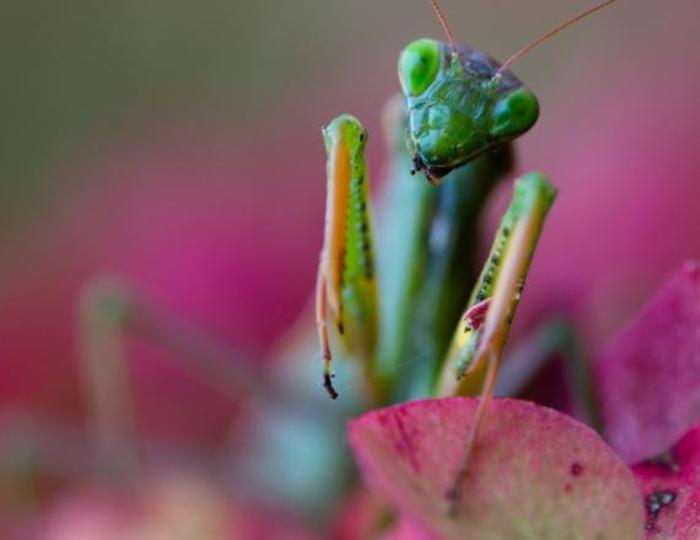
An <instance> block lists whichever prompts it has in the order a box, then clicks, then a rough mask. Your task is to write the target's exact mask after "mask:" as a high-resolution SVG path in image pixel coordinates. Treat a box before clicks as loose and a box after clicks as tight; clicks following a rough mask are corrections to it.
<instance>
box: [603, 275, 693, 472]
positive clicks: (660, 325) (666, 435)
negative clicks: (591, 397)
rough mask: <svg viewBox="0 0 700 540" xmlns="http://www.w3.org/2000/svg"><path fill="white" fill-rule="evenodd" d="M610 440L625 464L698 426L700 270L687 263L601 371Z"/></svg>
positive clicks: (617, 342) (616, 346)
mask: <svg viewBox="0 0 700 540" xmlns="http://www.w3.org/2000/svg"><path fill="white" fill-rule="evenodd" d="M596 371H597V376H598V384H599V388H600V393H601V400H602V405H603V414H604V417H605V425H606V429H607V436H608V440H610V442H611V444H612V445H613V446H614V447H615V448H616V449H617V450H618V451H619V452H620V454H621V455H622V457H624V458H625V459H626V460H627V462H629V463H634V462H636V461H639V460H641V459H644V458H646V457H649V456H651V455H655V454H658V453H660V452H663V451H664V450H666V449H667V448H668V447H669V446H671V445H672V444H673V443H674V442H675V441H676V440H678V439H679V438H680V437H681V436H682V435H683V434H684V433H685V432H686V431H687V430H688V429H690V427H692V426H694V425H695V424H697V423H698V422H700V266H698V264H697V263H686V265H685V266H684V267H683V269H682V270H681V272H679V273H678V274H676V275H675V276H674V277H673V278H672V279H671V280H670V281H669V282H668V283H667V284H666V285H665V286H664V287H663V288H662V289H661V291H659V293H658V294H657V295H656V296H655V297H654V298H653V299H652V300H651V302H649V304H647V306H646V307H645V308H644V309H643V310H642V311H641V312H640V313H639V315H638V316H637V318H636V319H635V320H634V321H633V322H632V323H631V324H630V325H629V326H628V327H627V328H626V329H625V330H624V331H623V332H622V333H621V334H620V335H619V336H618V337H617V338H616V339H615V340H614V341H613V343H612V345H611V346H610V347H609V348H608V350H607V352H606V353H605V355H604V357H603V360H602V361H601V362H600V363H599V364H598V365H597V366H596Z"/></svg>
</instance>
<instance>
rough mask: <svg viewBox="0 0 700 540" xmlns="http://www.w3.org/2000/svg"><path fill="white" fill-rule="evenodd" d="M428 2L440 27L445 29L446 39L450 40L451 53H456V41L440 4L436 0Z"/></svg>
mask: <svg viewBox="0 0 700 540" xmlns="http://www.w3.org/2000/svg"><path fill="white" fill-rule="evenodd" d="M430 4H431V5H432V6H433V11H434V12H435V15H437V18H438V20H439V21H440V24H441V25H442V29H443V30H444V31H445V34H447V39H448V41H449V42H450V49H452V54H457V42H456V41H455V37H454V35H453V34H452V30H451V29H450V25H449V24H448V23H447V17H445V13H444V12H443V11H442V9H441V8H440V5H439V4H438V3H437V0H430Z"/></svg>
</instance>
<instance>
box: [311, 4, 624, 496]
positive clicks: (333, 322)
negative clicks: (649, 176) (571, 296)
mask: <svg viewBox="0 0 700 540" xmlns="http://www.w3.org/2000/svg"><path fill="white" fill-rule="evenodd" d="M614 1H615V0H605V1H603V2H600V3H598V4H596V5H595V6H593V7H592V8H590V9H588V10H586V11H584V12H582V13H580V14H578V15H576V16H575V17H573V18H571V19H569V20H568V21H566V22H564V23H563V24H561V25H559V26H557V27H556V28H554V29H553V30H551V31H549V32H547V33H545V34H544V35H542V36H541V37H540V38H538V39H537V40H535V41H534V42H532V43H531V44H529V45H527V46H526V47H524V48H522V49H521V50H519V51H518V52H517V53H515V54H514V55H513V56H512V57H511V58H510V59H508V60H507V61H506V62H504V63H502V64H500V63H498V62H497V61H496V60H494V59H493V58H491V57H490V56H488V55H487V54H485V53H483V52H481V51H478V50H475V49H471V48H468V47H465V46H461V45H457V43H456V41H455V39H454V37H453V34H452V31H451V29H450V27H449V25H448V23H447V20H446V18H445V16H444V14H443V12H442V10H441V9H440V7H439V6H438V4H437V1H436V0H431V5H432V7H433V10H434V11H435V13H436V14H437V16H438V18H439V20H440V22H441V24H442V27H443V29H444V31H445V33H446V35H447V38H448V42H447V43H441V42H439V41H436V40H433V39H418V40H416V41H413V42H412V43H410V44H409V45H408V46H406V48H405V49H404V50H403V51H402V52H401V54H400V56H399V61H398V75H399V81H400V85H401V90H402V98H401V104H400V105H397V103H396V101H394V102H393V104H392V105H391V106H389V107H388V112H387V114H386V115H385V116H386V118H385V119H386V122H385V124H386V129H387V132H388V133H389V145H390V147H391V148H393V150H394V154H393V156H392V158H391V162H392V167H391V174H390V180H389V188H388V196H387V197H386V198H385V206H384V207H383V208H382V210H383V213H382V215H381V216H380V217H381V218H382V220H381V225H383V227H384V230H383V231H380V235H379V238H378V240H377V241H376V242H375V238H374V233H373V229H372V217H371V212H370V200H369V190H368V178H367V167H366V164H365V162H364V148H365V145H366V144H367V132H366V130H365V129H364V127H363V126H362V124H361V123H360V122H359V120H357V119H356V118H354V117H353V116H350V115H347V114H344V115H341V116H339V117H337V118H336V119H334V120H333V121H332V122H330V123H329V124H328V126H327V127H325V128H324V130H323V133H324V139H325V144H326V150H327V156H328V161H327V178H328V180H327V186H328V188H327V189H328V191H327V193H328V195H327V206H326V228H325V238H324V243H323V249H322V253H321V261H320V264H319V271H318V282H317V284H318V285H317V295H316V298H317V302H316V308H317V309H316V321H317V329H318V335H319V339H320V342H321V350H322V355H323V359H324V386H325V388H326V390H327V391H328V393H329V395H330V396H331V397H332V398H333V399H335V398H337V397H338V393H337V392H336V390H335V388H334V385H333V382H332V377H333V375H332V371H331V358H332V356H334V354H335V353H336V352H338V351H340V354H341V355H343V356H347V357H351V358H353V359H355V360H357V361H359V362H360V364H361V365H362V366H363V370H364V373H365V379H366V381H367V383H368V384H367V393H368V395H369V396H370V399H371V400H373V403H374V404H382V403H385V402H387V401H391V400H396V399H406V398H412V397H425V396H447V395H464V396H475V395H478V394H479V393H481V398H482V399H481V400H480V403H479V408H478V409H477V413H476V417H475V419H474V422H473V425H472V427H471V431H470V433H469V436H468V440H467V445H466V456H465V460H464V464H465V465H464V467H463V469H462V470H461V471H460V472H459V474H458V479H457V481H456V482H455V488H454V490H453V492H451V493H450V498H451V499H452V500H453V501H457V500H458V499H459V485H460V480H461V478H462V477H463V476H464V474H465V471H466V463H467V461H468V457H469V455H470V453H471V450H472V447H473V445H474V441H475V438H476V433H477V430H478V426H479V423H480V422H481V421H482V417H483V415H484V412H485V410H486V406H487V403H488V399H489V397H490V396H491V394H492V392H493V388H494V384H495V379H496V375H497V373H498V369H499V365H500V360H501V354H502V351H503V348H504V345H505V341H506V338H507V334H508V330H509V328H510V325H511V322H512V319H513V317H514V314H515V310H516V308H517V305H518V302H519V299H520V294H521V292H522V289H523V287H524V284H525V279H526V277H527V273H528V269H529V266H530V261H531V258H532V255H533V252H534V250H535V247H536V244H537V241H538V238H539V235H540V232H541V230H542V226H543V223H544V220H545V217H546V215H547V212H548V210H549V208H550V206H551V205H552V203H553V201H554V199H555V196H556V191H555V189H554V188H553V187H552V185H551V184H550V182H549V180H548V179H547V178H546V177H545V176H544V175H542V174H539V173H530V174H527V175H525V176H523V177H521V178H520V179H519V180H518V181H516V183H515V191H514V195H513V199H512V202H511V205H510V207H509V209H508V210H507V212H506V213H505V215H504V217H503V220H502V223H501V225H500V228H499V229H498V232H497V233H496V238H495V240H494V242H493V247H492V249H491V252H490V254H489V256H488V259H487V261H486V264H485V266H484V268H483V270H482V271H481V274H480V275H479V277H478V279H476V284H475V285H474V287H473V290H472V292H471V295H470V294H469V285H470V284H472V283H474V279H475V278H476V276H475V271H474V270H475V263H476V261H475V260H474V255H473V253H474V252H475V244H476V237H477V226H478V216H479V213H480V210H481V208H482V206H483V204H484V202H485V200H486V198H487V196H488V194H489V192H490V191H491V188H492V187H493V186H494V185H495V184H496V183H497V182H498V180H499V179H500V178H502V177H503V176H505V175H506V174H507V173H508V172H509V171H510V170H511V168H512V144H513V141H514V140H515V139H517V138H518V137H520V136H521V135H523V134H524V133H526V132H527V131H528V130H529V129H530V128H531V127H532V126H533V125H534V124H535V122H536V121H537V118H538V115H539V104H538V101H537V98H536V97H535V95H534V94H533V93H532V92H531V91H530V90H529V89H527V88H526V87H525V86H524V85H523V83H522V82H521V81H520V80H519V79H518V78H517V77H516V76H515V75H514V74H513V73H512V72H511V71H510V67H511V66H512V65H513V63H514V62H515V61H517V60H518V59H519V58H520V57H522V56H523V55H524V54H525V53H527V52H528V51H530V50H531V49H532V48H534V47H536V46H537V45H539V44H540V43H542V42H544V41H546V40H547V39H549V38H550V37H552V36H553V35H555V34H557V33H558V32H560V31H561V30H563V29H564V28H566V27H568V26H570V25H572V24H574V23H575V22H577V21H579V20H581V19H583V18H584V17H587V16H588V15H590V14H592V13H594V12H596V11H599V10H601V9H603V8H605V7H606V6H608V5H610V4H612V3H613V2H614ZM420 176H424V177H425V178H426V179H427V180H428V182H425V181H424V180H421V178H420ZM375 243H376V244H377V245H378V247H379V248H380V249H378V250H377V254H379V258H378V260H375V254H374V249H373V246H374V244H375ZM378 280H379V282H380V286H378V285H377V281H378ZM460 315H461V317H460ZM460 319H461V320H460ZM336 345H337V346H336ZM406 358H409V359H412V361H411V362H406V361H405V360H406Z"/></svg>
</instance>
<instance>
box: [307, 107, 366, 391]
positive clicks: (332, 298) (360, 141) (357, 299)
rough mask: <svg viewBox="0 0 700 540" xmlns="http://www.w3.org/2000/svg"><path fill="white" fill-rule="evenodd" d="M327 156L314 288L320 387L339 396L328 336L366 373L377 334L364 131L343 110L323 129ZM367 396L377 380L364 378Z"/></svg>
mask: <svg viewBox="0 0 700 540" xmlns="http://www.w3.org/2000/svg"><path fill="white" fill-rule="evenodd" d="M323 136H324V141H325V145H326V153H327V155H328V163H327V177H328V182H327V186H328V195H327V203H326V227H325V236H324V240H323V249H322V251H321V261H320V264H319V270H318V281H317V287H316V326H317V329H318V335H319V340H320V342H321V349H322V355H323V361H324V372H323V381H324V383H323V384H324V387H325V388H326V390H327V392H328V394H329V395H330V397H331V398H333V399H335V398H337V397H338V393H337V392H336V390H335V388H334V387H333V384H332V376H333V374H332V373H331V357H332V352H333V348H332V340H331V336H330V335H329V328H328V320H329V319H330V320H332V321H333V326H332V328H334V329H335V335H334V337H335V338H337V339H336V340H335V342H337V343H338V344H339V345H340V346H341V350H342V351H343V353H344V355H346V356H349V357H352V358H354V359H356V360H357V361H359V362H360V363H361V364H362V365H363V367H364V371H365V374H367V375H369V374H370V373H371V372H372V362H373V358H374V350H375V342H376V336H377V312H378V309H377V292H376V282H375V264H374V254H373V235H372V220H371V212H370V199H369V187H368V183H369V182H368V178H367V176H368V175H367V166H366V164H365V158H364V149H365V145H366V143H367V131H366V130H365V129H364V127H363V126H362V124H361V123H360V122H359V120H357V119H356V118H354V117H353V116H350V115H347V114H344V115H341V116H339V117H337V118H336V119H334V120H333V121H332V122H331V123H330V124H328V126H326V127H325V128H324V130H323ZM365 380H366V381H367V382H368V383H369V384H370V388H369V392H370V394H374V395H376V394H377V392H378V391H377V389H374V388H372V385H373V384H374V383H375V382H376V379H374V378H373V377H371V376H367V377H365Z"/></svg>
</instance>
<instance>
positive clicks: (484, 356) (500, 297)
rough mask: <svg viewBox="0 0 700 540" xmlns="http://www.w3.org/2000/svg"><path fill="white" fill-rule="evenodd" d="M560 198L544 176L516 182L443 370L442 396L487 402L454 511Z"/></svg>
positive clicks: (471, 436)
mask: <svg viewBox="0 0 700 540" xmlns="http://www.w3.org/2000/svg"><path fill="white" fill-rule="evenodd" d="M555 197H556V191H555V189H554V188H553V187H552V185H551V184H550V182H549V181H548V180H547V178H546V177H544V176H543V175H541V174H539V173H530V174H528V175H526V176H524V177H523V178H521V179H520V180H518V181H517V182H516V184H515V193H514V195H513V200H512V202H511V204H510V207H509V208H508V210H507V212H506V214H505V216H504V218H503V221H502V223H501V226H500V227H499V230H498V232H497V234H496V239H495V241H494V245H493V248H492V250H491V253H490V254H489V257H488V260H487V263H486V266H485V268H484V270H483V272H482V274H481V276H480V277H479V280H478V282H477V285H476V288H475V289H474V292H473V294H472V299H471V301H470V304H469V306H468V308H467V310H466V314H467V316H466V317H465V318H464V320H462V321H461V323H460V324H459V327H458V328H457V331H456V332H455V337H454V341H453V344H452V346H451V348H450V352H449V354H448V357H447V361H446V363H445V366H444V368H443V373H442V380H441V387H440V389H439V393H440V394H442V395H445V394H448V395H454V394H457V395H474V393H475V389H476V388H478V387H480V388H481V399H480V401H479V405H478V407H477V410H476V413H475V415H474V418H473V420H472V423H471V427H470V430H469V433H468V435H467V441H466V445H465V456H464V460H463V465H462V468H461V469H460V471H459V473H458V474H457V478H456V481H455V484H454V487H453V489H452V490H451V491H450V493H449V497H450V499H451V501H452V502H453V504H454V505H456V504H457V502H458V501H459V498H460V486H461V484H462V481H463V480H464V477H465V475H466V474H467V465H468V462H469V458H470V456H471V453H472V451H473V448H474V444H475V441H476V437H477V434H478V430H479V427H480V425H481V423H482V421H483V418H484V414H485V412H486V409H487V407H488V402H489V400H490V398H491V395H492V394H493V389H494V385H495V382H496V376H497V374H498V370H499V366H500V361H501V355H502V352H503V348H504V346H505V342H506V339H507V337H508V332H509V330H510V326H511V323H512V320H513V317H514V315H515V311H516V308H517V306H518V303H519V301H520V295H521V292H522V290H523V287H524V284H525V279H526V277H527V273H528V270H529V268H530V262H531V260H532V256H533V253H534V250H535V247H536V246H537V242H538V240H539V237H540V233H541V231H542V226H543V224H544V220H545V218H546V216H547V213H548V211H549V209H550V207H551V205H552V203H553V202H554V199H555ZM455 508H456V506H455Z"/></svg>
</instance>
